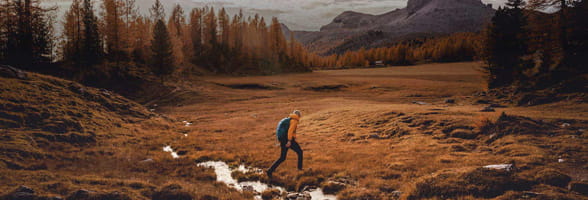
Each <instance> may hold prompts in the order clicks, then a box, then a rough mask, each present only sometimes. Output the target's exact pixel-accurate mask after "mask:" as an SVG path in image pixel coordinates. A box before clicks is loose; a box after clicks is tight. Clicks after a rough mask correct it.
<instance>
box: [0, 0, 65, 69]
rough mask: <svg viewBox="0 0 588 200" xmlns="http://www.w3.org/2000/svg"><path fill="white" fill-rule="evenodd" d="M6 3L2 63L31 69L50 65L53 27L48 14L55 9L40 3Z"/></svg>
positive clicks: (16, 0)
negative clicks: (44, 6)
mask: <svg viewBox="0 0 588 200" xmlns="http://www.w3.org/2000/svg"><path fill="white" fill-rule="evenodd" d="M5 4H6V5H3V7H4V6H6V7H4V8H3V9H4V11H3V13H4V14H3V15H4V16H7V18H6V19H4V24H2V28H0V31H2V33H1V34H0V35H2V37H3V38H4V41H5V43H4V44H2V45H0V47H1V49H0V50H1V51H2V53H0V55H2V60H0V62H1V63H6V64H9V65H13V66H16V67H23V68H28V69H39V68H41V67H43V65H44V64H47V63H49V62H51V60H50V57H51V54H52V52H51V47H52V46H53V45H52V43H53V41H52V38H53V37H52V27H53V24H51V22H52V20H51V19H50V18H51V16H50V14H49V13H50V12H51V11H52V10H55V8H43V7H42V6H41V5H40V2H39V1H38V0H9V1H8V2H7V3H5Z"/></svg>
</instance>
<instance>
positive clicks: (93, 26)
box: [81, 0, 104, 66]
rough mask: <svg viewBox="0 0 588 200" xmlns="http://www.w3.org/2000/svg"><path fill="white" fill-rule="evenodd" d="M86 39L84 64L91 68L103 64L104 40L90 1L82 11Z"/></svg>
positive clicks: (87, 0) (83, 52)
mask: <svg viewBox="0 0 588 200" xmlns="http://www.w3.org/2000/svg"><path fill="white" fill-rule="evenodd" d="M82 13H83V17H84V18H83V25H84V30H83V32H84V38H83V49H82V50H81V55H82V62H83V64H84V65H87V66H91V65H95V64H98V63H100V62H102V55H103V54H104V51H103V49H102V40H101V36H100V33H99V32H98V19H97V18H96V16H95V15H94V9H93V7H92V2H91V1H90V0H84V5H83V9H82Z"/></svg>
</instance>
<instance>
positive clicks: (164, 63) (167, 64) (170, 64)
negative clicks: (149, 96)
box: [151, 20, 175, 83]
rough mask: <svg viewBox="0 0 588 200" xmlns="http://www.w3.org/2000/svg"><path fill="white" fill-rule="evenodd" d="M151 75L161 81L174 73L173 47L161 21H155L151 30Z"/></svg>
mask: <svg viewBox="0 0 588 200" xmlns="http://www.w3.org/2000/svg"><path fill="white" fill-rule="evenodd" d="M151 51H152V54H153V55H152V63H151V68H152V71H153V73H154V74H155V75H156V76H158V77H159V78H160V79H161V82H162V83H163V81H164V78H165V77H166V76H169V75H170V74H172V72H173V71H174V68H175V66H174V58H173V46H172V43H171V41H170V36H169V33H168V31H167V28H166V26H165V23H164V22H163V21H162V20H157V22H156V23H155V27H154V28H153V40H152V41H151Z"/></svg>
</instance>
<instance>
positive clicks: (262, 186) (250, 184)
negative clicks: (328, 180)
mask: <svg viewBox="0 0 588 200" xmlns="http://www.w3.org/2000/svg"><path fill="white" fill-rule="evenodd" d="M198 166H201V167H209V168H213V169H214V173H216V180H217V181H219V182H223V183H225V184H227V185H228V186H229V187H232V188H235V189H237V190H239V191H243V190H244V188H245V189H247V190H253V191H255V193H256V194H257V195H255V199H261V195H259V194H261V193H262V192H263V191H265V190H267V189H270V188H274V189H278V190H280V192H284V191H286V189H285V188H283V187H279V186H275V185H268V184H266V183H262V182H260V181H244V182H238V181H237V180H236V179H234V178H233V177H232V176H231V173H232V172H233V171H240V172H244V173H245V172H249V171H253V172H256V173H263V170H261V169H258V168H250V167H247V166H245V165H239V166H238V167H237V168H234V169H231V168H230V167H229V165H228V164H227V163H226V162H223V161H206V162H201V163H198ZM309 193H310V196H311V197H312V200H336V199H337V197H336V196H335V195H327V194H324V193H323V191H322V190H321V189H320V188H317V189H316V190H312V191H310V192H309Z"/></svg>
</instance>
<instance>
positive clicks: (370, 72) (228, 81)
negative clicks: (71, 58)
mask: <svg viewBox="0 0 588 200" xmlns="http://www.w3.org/2000/svg"><path fill="white" fill-rule="evenodd" d="M478 66H479V64H478V63H446V64H426V65H419V66H413V67H392V68H378V69H350V70H337V71H317V72H313V73H305V74H290V75H277V76H262V77H219V76H214V77H201V78H199V79H198V80H185V81H183V82H184V83H186V82H190V83H191V84H189V85H188V84H186V85H183V84H178V85H177V88H179V89H178V90H175V93H174V92H172V93H171V94H169V97H170V98H162V99H163V100H162V101H159V102H158V101H153V102H152V103H157V104H159V107H157V108H156V112H158V113H161V114H163V115H164V116H159V115H157V114H153V115H149V117H148V119H142V120H140V119H127V118H128V116H132V115H133V114H130V113H122V114H117V113H116V108H120V107H114V108H115V111H111V110H109V109H107V108H106V107H105V106H100V105H102V104H100V105H95V104H92V105H86V104H82V103H84V101H82V102H80V103H79V105H82V108H77V107H72V108H71V110H72V112H74V111H78V110H83V109H90V108H92V109H90V112H92V113H94V114H93V116H97V117H96V118H95V119H96V120H89V119H87V120H79V121H81V122H80V123H81V124H82V125H83V126H82V127H84V130H86V124H90V125H92V124H93V123H94V126H90V125H88V127H90V128H92V127H94V128H95V129H96V130H98V131H95V135H96V136H95V138H96V142H94V143H89V144H88V145H86V146H77V145H53V146H50V147H49V148H47V149H46V148H40V147H39V145H37V146H35V145H33V141H32V140H30V139H28V137H29V136H31V137H34V135H33V132H37V131H33V132H29V131H31V130H26V131H25V130H20V129H18V128H10V129H9V130H10V131H13V132H15V133H14V134H12V135H10V137H11V140H3V143H2V144H3V146H2V148H5V147H10V146H11V145H12V146H13V147H14V148H12V149H21V150H25V151H24V152H25V153H28V154H30V155H37V156H39V158H38V159H31V157H34V156H28V154H27V155H26V156H24V157H23V158H25V159H28V160H27V161H30V160H37V161H41V163H44V164H45V165H46V169H43V170H37V171H33V170H21V171H18V170H12V169H9V168H8V167H5V168H3V169H2V170H6V171H5V172H6V173H2V176H4V177H2V178H3V179H2V180H8V181H6V183H3V184H1V185H0V190H3V191H9V190H11V189H12V188H14V187H16V186H18V185H19V184H27V185H31V187H34V188H35V189H38V190H40V191H42V192H45V193H50V194H57V193H54V192H52V191H55V192H59V193H60V194H61V193H69V192H72V191H74V190H76V189H78V188H87V189H99V190H104V191H109V190H110V189H112V188H114V187H117V188H122V189H125V191H126V192H127V193H129V195H130V196H131V197H132V198H133V199H146V198H148V197H146V196H145V195H143V194H148V193H149V194H152V192H156V191H159V190H161V189H162V188H163V187H165V186H167V185H170V184H174V183H175V184H180V185H181V186H182V190H185V191H188V192H189V193H191V194H192V195H194V196H196V197H200V198H204V196H205V195H210V196H215V197H219V198H220V199H243V198H250V194H240V193H238V192H237V191H235V190H232V189H229V188H228V187H226V186H224V185H223V184H221V183H214V181H213V180H214V179H213V178H214V176H213V172H212V170H210V169H202V168H199V167H196V166H195V163H196V162H199V161H206V160H224V161H227V162H229V163H231V164H246V165H248V166H252V167H257V168H261V169H266V168H268V167H269V166H270V165H271V163H272V162H273V161H274V160H275V159H277V158H278V156H279V147H277V146H275V134H274V131H275V126H276V124H277V122H278V121H279V120H280V119H282V118H284V117H286V116H287V114H288V113H289V112H291V111H292V110H295V109H298V110H301V111H302V120H301V122H300V125H299V127H298V135H299V137H298V139H297V141H298V142H299V143H300V145H301V146H302V149H303V150H304V158H305V160H304V168H305V171H302V172H299V171H297V170H296V155H295V153H294V152H292V151H290V152H289V153H288V158H287V160H286V161H285V162H284V163H283V164H282V165H281V166H280V167H279V168H278V169H277V171H276V172H275V173H274V177H275V179H274V180H272V181H273V182H274V183H276V184H278V185H281V186H284V187H286V188H288V189H289V190H297V189H301V188H303V187H304V186H307V185H315V186H323V187H324V188H325V189H327V188H328V190H331V191H332V192H333V193H336V194H337V196H338V197H339V198H340V199H394V198H404V199H406V198H432V199H435V198H437V199H441V198H456V199H460V198H466V199H472V198H486V197H492V198H494V197H495V198H503V199H508V198H519V197H522V196H523V195H524V190H529V191H537V192H541V193H543V194H544V195H546V196H552V197H553V196H569V197H572V198H580V196H577V195H578V194H575V193H569V192H568V191H567V190H565V189H563V188H561V187H559V186H553V185H550V184H545V183H547V182H541V181H538V178H536V177H535V174H537V173H538V172H540V171H544V170H555V171H558V172H561V173H562V174H565V175H568V176H570V177H571V179H572V180H580V179H582V178H583V177H586V176H588V175H587V174H588V172H587V171H586V168H585V166H586V160H588V157H586V156H588V149H587V148H588V147H587V145H586V144H588V142H587V140H586V139H587V138H586V133H580V134H578V132H579V129H586V128H587V127H588V125H587V123H586V121H587V120H588V116H586V115H585V113H586V111H588V110H587V109H588V106H586V104H577V103H570V102H565V101H564V102H558V103H554V104H548V105H541V106H532V107H514V106H513V105H510V104H507V107H506V108H496V110H497V112H494V113H482V112H479V110H480V109H481V108H482V107H483V106H485V105H481V104H478V103H476V101H477V100H478V99H480V97H477V96H473V95H472V94H474V93H476V92H479V91H483V90H484V88H483V87H484V83H483V78H482V77H481V75H480V74H479V72H478V71H477V68H478ZM3 81H6V80H3ZM11 81H12V80H11ZM243 84H248V85H261V86H271V87H276V88H281V89H279V90H265V89H255V90H251V89H233V88H229V87H225V86H223V85H243ZM9 85H11V86H15V87H16V86H18V84H16V83H11V84H9ZM333 85H344V86H346V87H345V88H341V89H340V90H326V91H321V90H318V91H315V90H305V88H326V87H325V86H333ZM27 87H28V86H27ZM34 88H36V87H33V89H34ZM39 90H40V89H39ZM4 94H5V93H3V95H4ZM53 94H54V93H47V94H44V95H53ZM55 94H59V92H57V93H55ZM188 94H194V95H188ZM196 94H197V95H196ZM10 95H15V96H18V95H21V96H23V97H19V98H21V99H25V97H26V96H32V95H33V94H26V93H24V94H23V93H19V94H17V93H16V92H11V94H10ZM175 96H181V98H173V97H175ZM11 98H12V97H11ZM15 98H16V97H15ZM448 98H451V99H454V100H455V103H454V104H447V103H445V99H448ZM2 99H4V98H2ZM413 101H422V102H425V103H426V104H425V105H418V104H414V103H412V102H413ZM58 102H60V101H58ZM110 104H112V103H110ZM0 105H3V104H0ZM15 105H16V104H15ZM50 105H51V104H49V106H50ZM94 108H95V109H94ZM67 109H69V107H67V106H64V107H59V108H56V109H51V110H52V112H53V110H56V111H59V110H64V111H66V110H67ZM502 112H505V113H506V116H508V120H506V118H504V117H501V116H500V114H501V113H502ZM16 113H18V112H16ZM64 113H66V116H75V113H74V114H72V115H70V114H67V112H64ZM82 113H83V112H82ZM113 113H114V114H115V115H114V117H110V118H112V119H110V118H108V117H105V116H109V115H111V114H113ZM11 115H14V114H11ZM20 116H22V115H20ZM501 118H502V120H500V119H501ZM0 119H2V120H12V121H15V122H17V121H18V119H20V118H18V119H17V120H15V119H12V118H9V117H0ZM184 120H186V121H189V122H192V123H193V124H192V125H191V126H188V127H186V126H184V123H182V122H181V121H184ZM57 121H59V120H57ZM564 121H565V122H568V123H570V124H571V128H561V127H560V125H561V124H562V123H563V122H564ZM19 123H20V122H19ZM117 124H118V125H117ZM19 126H21V125H19ZM22 126H23V127H27V126H24V125H22ZM88 130H90V129H88ZM458 131H461V132H459V134H457V133H458ZM68 133H71V131H70V132H68ZM466 133H467V134H466ZM184 134H187V135H188V136H187V137H185V136H184ZM492 135H494V137H493V138H492V139H489V138H490V137H491V136H492ZM463 136H466V137H463ZM43 140H44V139H43ZM34 141H36V142H39V141H42V140H41V139H35V140H34ZM45 143H47V144H48V143H49V142H48V141H46V142H45ZM165 145H171V146H172V147H173V148H174V150H178V151H186V154H185V155H184V156H182V157H181V158H180V159H172V158H171V156H170V155H169V153H165V152H162V149H161V148H162V147H163V146H165ZM31 147H34V148H31ZM35 152H36V153H35ZM7 155H12V154H9V153H5V152H3V154H2V156H7ZM14 155H20V154H14ZM47 155H51V156H53V158H54V159H48V157H47ZM43 156H45V157H43ZM21 157H22V156H21ZM560 157H561V158H564V159H565V160H566V162H563V163H558V162H557V161H558V159H559V158H560ZM15 158H17V156H15ZM148 158H151V159H153V162H150V163H141V162H140V161H142V160H145V159H148ZM11 159H12V158H11ZM16 161H18V160H16ZM16 161H14V162H15V163H20V164H22V163H24V162H16ZM27 163H29V162H27ZM503 163H514V164H515V165H516V168H517V170H516V171H514V172H512V173H511V174H493V173H494V172H487V171H482V170H481V167H482V166H485V165H489V164H503ZM4 165H8V164H7V163H4ZM22 165H23V166H24V164H22ZM0 166H2V162H0ZM28 167H30V166H28ZM13 171H18V172H19V173H11V172H13ZM25 174H26V176H27V177H28V178H25V179H22V180H21V179H18V177H21V176H25ZM41 174H43V175H46V176H50V177H49V178H45V179H46V181H39V180H44V179H43V178H42V177H43V176H41ZM235 175H236V177H238V178H239V177H240V178H242V179H243V180H256V179H262V180H263V179H264V177H263V176H261V177H260V176H250V175H247V174H235ZM29 176H30V177H29ZM548 177H549V176H548ZM74 178H76V179H80V181H79V182H77V183H75V182H72V181H71V179H74ZM34 181H38V183H34ZM330 181H335V182H340V183H342V184H341V185H338V186H341V188H334V187H331V186H329V183H330ZM119 182H122V183H123V185H122V186H116V184H118V183H119ZM91 183H100V184H91ZM515 183H525V184H523V185H524V186H525V188H522V189H521V188H516V187H514V186H513V187H509V184H510V186H512V184H515ZM50 184H57V185H55V186H53V188H56V189H54V190H49V189H43V188H48V187H47V186H45V185H50ZM460 184H461V185H467V186H466V187H455V185H460ZM342 185H344V187H343V186H342ZM493 185H498V186H500V185H504V187H503V186H500V187H498V186H496V187H495V186H493ZM338 186H337V187H338ZM329 187H331V188H329ZM134 188H139V189H134ZM150 192H151V193H150ZM61 195H63V194H61ZM248 195H249V196H248ZM274 195H275V194H272V192H270V191H268V192H266V194H265V195H264V196H265V197H264V198H271V197H272V196H274ZM147 196H149V195H147Z"/></svg>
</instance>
